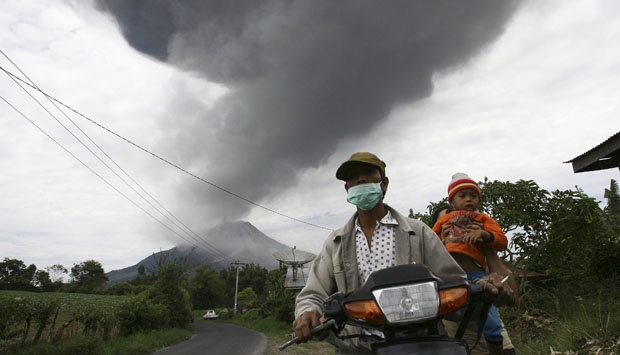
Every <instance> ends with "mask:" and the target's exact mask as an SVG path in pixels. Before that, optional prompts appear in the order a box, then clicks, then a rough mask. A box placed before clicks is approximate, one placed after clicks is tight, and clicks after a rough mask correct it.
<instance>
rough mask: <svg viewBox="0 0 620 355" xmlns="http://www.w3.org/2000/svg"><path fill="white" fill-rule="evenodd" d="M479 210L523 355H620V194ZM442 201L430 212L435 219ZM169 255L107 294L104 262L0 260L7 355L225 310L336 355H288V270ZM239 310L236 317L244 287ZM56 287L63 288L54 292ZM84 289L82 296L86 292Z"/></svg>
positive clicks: (530, 198)
mask: <svg viewBox="0 0 620 355" xmlns="http://www.w3.org/2000/svg"><path fill="white" fill-rule="evenodd" d="M480 186H481V189H482V194H483V201H482V210H483V211H484V212H485V213H487V214H489V215H491V216H492V217H494V218H495V219H497V220H498V221H499V222H500V224H501V225H502V227H503V228H504V230H505V231H506V234H507V235H509V237H510V240H511V243H510V245H509V250H508V251H507V252H506V253H504V255H503V258H504V259H505V260H506V261H507V263H508V265H509V266H511V267H512V268H513V271H514V272H515V275H516V279H517V280H518V285H519V292H520V295H521V297H520V303H519V305H518V306H517V307H514V308H503V309H501V310H500V312H501V314H502V319H503V320H504V323H505V324H506V326H507V329H508V331H509V334H510V335H511V338H512V340H513V343H514V344H515V346H516V348H517V352H518V353H521V354H549V353H551V354H554V355H555V354H567V355H568V354H612V353H620V337H619V335H618V334H620V301H617V295H618V294H619V293H620V263H618V262H617V259H618V255H620V196H619V189H618V185H617V183H616V181H614V180H612V181H611V183H610V187H609V189H605V198H606V199H607V205H606V207H605V208H600V207H599V202H597V201H595V200H594V199H592V198H590V197H588V196H586V195H585V194H584V193H583V192H582V191H581V190H579V189H576V190H567V191H546V190H544V189H541V188H540V187H539V186H538V185H537V184H536V183H534V182H533V181H523V180H520V181H518V182H516V183H511V182H500V181H489V180H487V179H485V181H484V182H481V183H480ZM443 202H445V199H444V200H442V201H439V202H436V203H430V204H429V206H428V207H427V210H428V211H427V212H426V213H414V212H413V211H410V216H411V217H414V218H419V219H421V220H423V221H425V222H427V223H428V222H429V220H430V215H431V213H432V212H433V211H434V210H435V209H436V208H437V206H439V205H440V204H441V203H443ZM187 260H188V259H180V260H173V259H172V258H169V257H167V256H166V255H163V256H162V257H161V258H160V259H158V260H157V266H156V270H150V271H147V270H145V269H144V268H141V269H140V270H139V271H138V277H137V278H135V279H134V280H131V281H129V282H123V283H119V284H116V285H113V286H110V287H105V286H104V285H105V281H106V277H105V273H104V271H103V268H102V267H101V264H99V263H98V262H96V261H94V260H87V261H85V262H83V263H80V264H77V265H74V266H73V267H72V268H71V273H70V274H69V275H67V276H68V277H69V281H68V282H67V283H64V282H63V279H64V278H63V274H67V273H68V270H67V268H65V267H63V266H62V265H53V266H50V267H46V268H44V270H39V269H37V267H36V266H35V265H27V264H25V263H24V262H23V261H21V260H17V259H10V258H5V259H4V260H3V261H2V262H0V290H2V291H0V315H1V317H0V352H1V353H7V354H72V355H75V354H130V355H131V354H150V353H152V352H153V351H154V350H156V349H158V348H161V347H163V346H167V345H170V344H173V343H177V342H179V341H181V340H184V339H187V338H188V337H189V336H190V335H191V333H192V332H191V331H190V330H188V324H189V323H190V322H191V321H192V320H201V318H200V317H201V315H202V314H203V313H204V310H205V309H216V310H217V312H218V313H219V315H220V320H218V322H223V321H229V322H233V323H236V324H239V325H242V326H245V327H247V328H250V329H254V330H257V331H260V332H262V333H265V334H266V335H267V337H268V339H269V352H270V354H287V353H289V354H317V353H326V352H332V348H331V345H329V344H327V343H325V342H316V341H311V342H308V343H305V344H301V345H296V346H293V347H291V348H289V349H287V350H286V351H284V352H280V351H278V350H277V347H278V346H279V345H281V344H283V343H285V342H286V341H288V340H289V339H290V337H289V335H290V334H291V332H292V329H291V323H292V320H293V300H292V296H293V295H292V293H291V292H290V291H288V290H285V289H284V287H283V282H284V274H285V272H286V270H285V269H284V268H282V269H276V270H271V271H267V270H266V269H265V268H263V267H261V266H258V265H254V264H248V265H244V266H243V267H241V268H240V269H239V273H238V275H239V279H238V288H237V285H236V282H237V269H236V267H235V266H231V267H229V268H226V269H223V270H215V269H213V268H211V267H210V266H206V265H202V266H199V267H196V265H189V263H188V261H187ZM236 289H238V290H239V292H238V295H237V296H238V305H239V307H240V309H239V310H238V312H237V313H236V315H235V317H233V312H232V307H233V305H234V299H235V290H236ZM52 291H56V292H52ZM77 292H82V293H77Z"/></svg>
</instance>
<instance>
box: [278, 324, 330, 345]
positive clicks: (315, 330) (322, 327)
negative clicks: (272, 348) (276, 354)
mask: <svg viewBox="0 0 620 355" xmlns="http://www.w3.org/2000/svg"><path fill="white" fill-rule="evenodd" d="M335 325H336V321H335V320H333V319H330V320H328V321H327V322H325V323H322V324H319V325H317V326H316V327H314V328H312V329H311V330H310V332H311V333H312V335H314V334H317V333H320V332H322V331H324V330H327V329H329V328H331V327H332V326H335ZM301 342H302V338H299V337H294V338H293V339H291V340H289V341H287V342H286V343H284V344H282V345H280V346H279V347H278V350H280V351H282V350H284V349H286V348H288V347H289V346H291V345H293V344H299V343H301Z"/></svg>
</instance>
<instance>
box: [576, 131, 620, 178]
mask: <svg viewBox="0 0 620 355" xmlns="http://www.w3.org/2000/svg"><path fill="white" fill-rule="evenodd" d="M565 163H572V164H573V171H574V172H575V173H581V172H585V171H595V170H604V169H611V168H620V132H618V133H616V134H614V135H613V136H611V137H609V138H608V139H607V140H605V141H604V142H603V143H601V144H599V145H597V146H596V147H594V148H592V149H590V150H588V151H587V152H585V153H583V154H581V155H579V156H577V157H575V158H573V159H571V160H569V161H566V162H565Z"/></svg>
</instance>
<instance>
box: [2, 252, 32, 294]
mask: <svg viewBox="0 0 620 355" xmlns="http://www.w3.org/2000/svg"><path fill="white" fill-rule="evenodd" d="M36 271H37V267H36V266H35V265H34V264H30V265H29V266H26V264H24V262H23V261H21V260H18V259H9V258H4V261H2V262H0V287H1V288H4V289H10V290H32V289H34V286H33V283H32V282H33V279H34V275H35V273H36Z"/></svg>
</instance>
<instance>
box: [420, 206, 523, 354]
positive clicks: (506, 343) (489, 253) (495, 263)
mask: <svg viewBox="0 0 620 355" xmlns="http://www.w3.org/2000/svg"><path fill="white" fill-rule="evenodd" d="M452 211H455V209H454V207H452V206H450V205H448V204H445V205H441V206H439V207H437V209H436V210H435V211H434V212H433V214H432V215H431V224H430V225H431V226H434V225H435V223H437V221H438V220H439V219H440V218H441V217H443V216H444V215H445V214H446V213H448V212H452ZM485 257H486V262H487V266H488V270H485V271H494V272H497V273H499V274H500V275H502V276H506V275H511V278H510V279H508V283H509V284H510V287H512V289H513V290H515V291H516V290H517V284H516V282H515V281H514V278H512V271H511V270H510V269H508V268H507V267H506V266H505V265H504V264H503V262H502V260H501V259H500V258H499V257H498V256H497V253H496V252H495V250H491V249H489V248H486V247H485ZM500 323H501V326H502V341H503V343H502V348H503V350H504V354H506V355H514V354H515V350H514V345H513V344H512V340H511V339H510V336H509V335H508V332H507V331H506V327H505V326H504V323H503V322H502V320H501V319H500ZM496 352H497V351H496Z"/></svg>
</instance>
